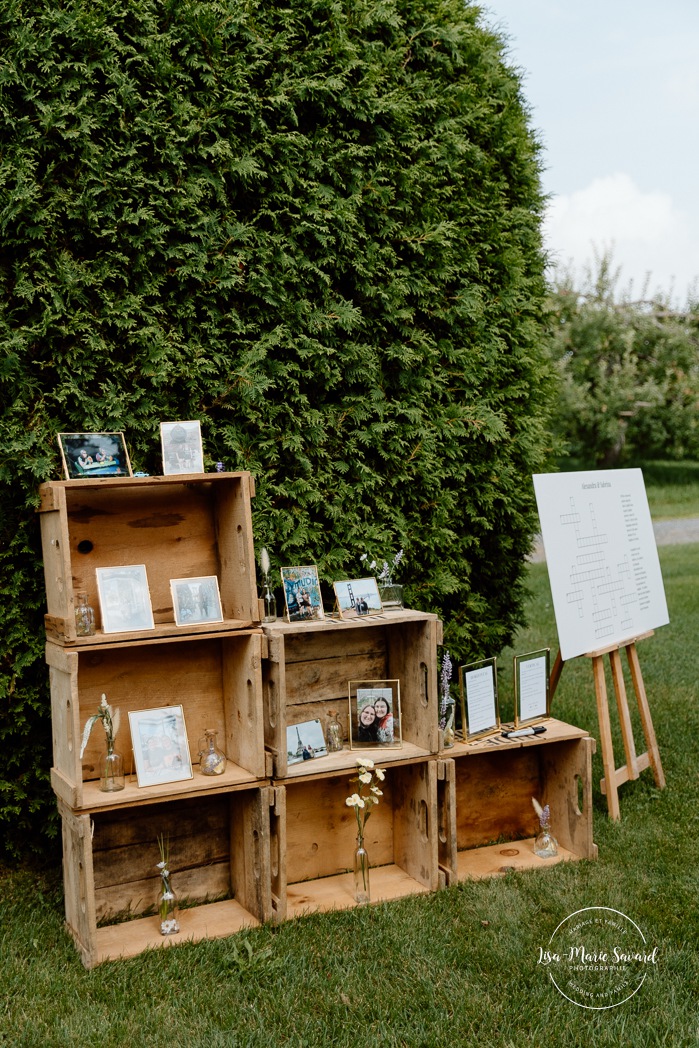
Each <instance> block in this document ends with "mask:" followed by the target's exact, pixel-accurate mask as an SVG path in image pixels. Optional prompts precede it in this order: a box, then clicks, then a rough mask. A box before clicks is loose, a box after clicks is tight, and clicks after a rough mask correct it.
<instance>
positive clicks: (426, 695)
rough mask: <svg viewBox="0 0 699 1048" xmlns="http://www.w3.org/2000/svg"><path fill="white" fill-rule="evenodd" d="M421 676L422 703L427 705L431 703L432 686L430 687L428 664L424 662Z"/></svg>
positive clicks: (421, 664) (421, 666)
mask: <svg viewBox="0 0 699 1048" xmlns="http://www.w3.org/2000/svg"><path fill="white" fill-rule="evenodd" d="M420 678H421V680H422V695H421V701H422V705H423V706H425V707H427V706H429V704H430V688H429V679H430V678H429V674H428V670H427V666H426V664H425V663H424V662H421V663H420Z"/></svg>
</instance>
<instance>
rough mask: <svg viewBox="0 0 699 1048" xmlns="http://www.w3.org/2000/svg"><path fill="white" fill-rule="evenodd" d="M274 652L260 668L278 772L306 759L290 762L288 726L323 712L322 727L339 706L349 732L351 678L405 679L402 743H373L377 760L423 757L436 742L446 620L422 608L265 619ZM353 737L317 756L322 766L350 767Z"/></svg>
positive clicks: (325, 769) (324, 769) (291, 772)
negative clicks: (307, 618) (439, 655)
mask: <svg viewBox="0 0 699 1048" xmlns="http://www.w3.org/2000/svg"><path fill="white" fill-rule="evenodd" d="M263 629H264V632H265V636H266V637H267V640H268V646H269V659H268V661H267V662H265V664H264V668H263V688H264V716H265V726H264V734H265V744H266V746H267V748H268V750H269V751H270V752H271V753H272V754H273V756H274V774H275V776H276V777H277V778H279V779H285V778H287V777H289V778H293V777H297V776H304V775H306V774H307V773H308V769H307V768H304V767H303V765H300V764H297V765H291V766H289V765H288V762H287V738H286V729H287V726H292V725H294V724H300V723H302V722H303V721H307V720H314V719H316V718H318V719H319V720H320V722H321V724H322V725H323V727H325V724H326V722H327V718H328V713H329V711H330V710H336V711H337V712H338V715H339V720H340V723H341V724H342V728H343V732H344V737H345V740H347V739H348V737H349V733H348V723H347V721H348V704H349V703H348V683H349V681H351V680H354V681H358V680H359V681H361V680H394V679H398V680H399V681H400V694H401V717H402V736H403V745H402V747H401V748H400V749H395V750H389V749H383V750H382V749H378V750H376V749H373V750H372V751H371V753H369V754H368V755H369V756H371V757H372V758H373V759H375V760H376V761H380V762H381V763H382V764H383V763H384V762H389V761H396V762H401V761H405V760H408V759H420V758H423V757H425V756H427V755H429V754H433V753H437V752H438V750H439V731H438V721H439V713H438V704H439V697H438V691H437V645H438V644H441V622H440V621H439V619H438V618H437V616H436V615H432V614H429V613H425V612H419V611H410V610H407V609H401V610H400V611H389V612H384V614H383V615H382V616H381V617H380V618H379V617H378V616H372V617H371V618H369V619H351V620H349V621H338V620H325V621H323V622H301V623H296V622H293V623H288V622H283V621H278V622H274V623H265V624H264V626H263ZM348 747H349V744H348V743H347V744H346V747H345V749H344V750H343V751H342V752H340V753H332V754H329V755H328V756H327V757H323V758H322V759H321V760H320V761H317V762H316V765H315V766H314V772H317V773H318V774H320V773H323V774H326V773H329V772H331V771H339V770H341V769H344V768H353V767H354V763H355V760H356V757H357V751H351V752H350V750H349V748H348Z"/></svg>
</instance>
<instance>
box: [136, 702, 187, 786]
mask: <svg viewBox="0 0 699 1048" xmlns="http://www.w3.org/2000/svg"><path fill="white" fill-rule="evenodd" d="M129 727H130V728H131V744H132V746H133V755H134V762H135V764H136V777H137V778H138V785H139V786H159V785H160V784H161V783H163V782H180V781H181V780H182V779H191V778H192V777H193V776H192V761H191V758H190V756H189V745H188V743H187V730H186V728H185V724H184V713H183V712H182V707H181V706H165V707H164V708H163V709H159V710H135V711H133V712H130V713H129Z"/></svg>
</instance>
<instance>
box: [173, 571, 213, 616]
mask: <svg viewBox="0 0 699 1048" xmlns="http://www.w3.org/2000/svg"><path fill="white" fill-rule="evenodd" d="M170 591H171V593H172V608H173V611H174V613H175V624H176V625H177V626H195V625H199V624H200V623H204V622H223V612H222V610H221V596H220V594H219V589H218V579H217V578H216V576H215V575H204V576H202V577H201V578H198V579H170Z"/></svg>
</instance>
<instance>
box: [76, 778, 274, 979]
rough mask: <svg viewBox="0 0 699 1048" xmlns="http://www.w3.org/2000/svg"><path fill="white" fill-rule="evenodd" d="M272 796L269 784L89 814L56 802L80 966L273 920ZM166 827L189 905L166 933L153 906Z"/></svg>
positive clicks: (175, 875)
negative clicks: (177, 927)
mask: <svg viewBox="0 0 699 1048" xmlns="http://www.w3.org/2000/svg"><path fill="white" fill-rule="evenodd" d="M272 800H273V790H272V788H271V787H269V786H264V787H253V788H251V787H247V788H243V789H240V790H238V791H235V792H232V793H227V794H223V793H220V794H218V795H215V796H210V797H197V798H185V799H181V800H178V801H174V800H173V801H171V802H169V803H161V804H157V805H154V806H152V807H145V808H137V809H133V808H130V809H120V810H117V811H106V812H105V811H101V812H96V813H93V814H92V815H87V814H76V813H75V812H74V811H72V810H71V809H70V808H69V807H68V806H66V805H64V804H62V803H61V802H60V801H59V811H60V814H61V821H62V829H63V852H64V882H65V907H66V926H67V928H68V930H69V932H70V934H71V935H72V937H73V939H74V941H75V944H76V946H77V948H78V950H79V952H80V954H81V957H82V960H83V963H84V965H85V966H86V967H87V968H92V967H94V966H95V965H97V964H101V963H102V962H103V961H107V960H114V959H116V958H118V957H131V956H134V955H135V954H137V953H140V952H141V951H142V950H145V949H148V948H149V947H154V946H174V945H177V943H181V942H186V941H197V940H199V939H203V938H219V937H222V936H226V935H232V934H234V933H235V932H238V931H240V930H241V929H242V928H245V927H253V926H255V925H257V924H259V923H261V922H262V921H265V920H269V919H270V918H271V917H272V915H273V911H272V907H271V893H270V885H271V871H270V839H269V826H270V822H269V806H270V803H271V802H272ZM161 834H162V835H163V836H164V837H165V838H166V839H168V840H169V845H170V869H171V872H172V882H173V887H174V890H175V891H176V893H177V897H178V902H179V903H180V905H181V907H182V904H185V905H184V908H180V910H179V911H178V920H179V922H180V932H179V933H178V934H176V935H173V936H162V935H161V934H160V928H159V921H158V918H157V917H156V916H155V915H154V913H153V911H154V907H155V901H156V899H157V895H158V889H159V885H160V878H159V873H158V870H157V863H158V861H159V859H160V855H159V848H158V843H157V841H158V837H159V836H160V835H161ZM222 896H228V898H222ZM144 914H151V915H149V916H143V915H144Z"/></svg>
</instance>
